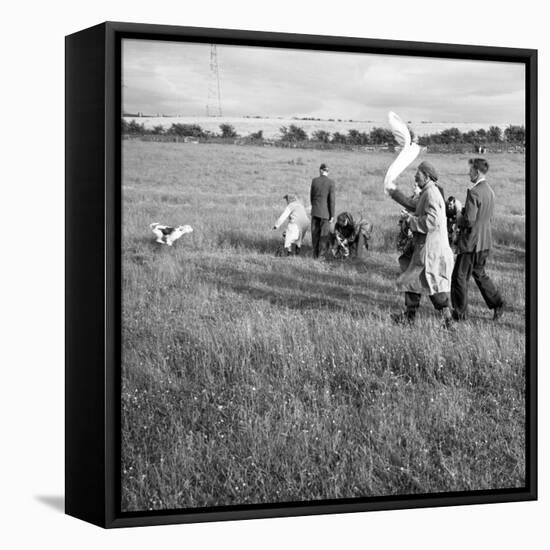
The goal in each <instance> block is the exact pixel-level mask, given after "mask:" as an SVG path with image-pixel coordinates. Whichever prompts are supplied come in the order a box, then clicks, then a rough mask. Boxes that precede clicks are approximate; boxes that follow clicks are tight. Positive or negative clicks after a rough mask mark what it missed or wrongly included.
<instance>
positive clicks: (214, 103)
mask: <svg viewBox="0 0 550 550" xmlns="http://www.w3.org/2000/svg"><path fill="white" fill-rule="evenodd" d="M206 116H222V99H221V93H220V73H219V70H218V52H217V50H216V45H215V44H212V45H211V46H210V74H209V76H208V101H207V103H206Z"/></svg>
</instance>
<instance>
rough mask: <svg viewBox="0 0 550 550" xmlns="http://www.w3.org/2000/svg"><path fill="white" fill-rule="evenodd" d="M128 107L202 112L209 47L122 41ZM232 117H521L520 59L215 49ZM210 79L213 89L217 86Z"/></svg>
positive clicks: (512, 120) (519, 120)
mask: <svg viewBox="0 0 550 550" xmlns="http://www.w3.org/2000/svg"><path fill="white" fill-rule="evenodd" d="M122 51H123V53H122V83H123V89H122V91H123V93H122V96H123V112H126V113H137V112H141V113H143V114H148V115H156V114H163V115H172V116H175V115H180V116H205V115H206V108H207V104H208V103H210V104H211V105H213V106H214V105H215V104H217V99H216V97H217V96H216V94H215V93H214V94H211V95H210V97H211V99H210V100H209V89H211V90H212V89H214V90H216V89H217V86H216V85H215V79H213V73H212V71H211V69H210V53H211V46H210V44H196V43H190V42H164V41H154V40H124V42H123V50H122ZM216 51H217V58H218V73H219V83H220V99H221V109H222V113H223V115H224V116H226V117H230V116H236V117H238V116H262V117H264V116H265V117H283V118H290V117H312V118H321V119H329V118H334V119H353V120H354V121H367V120H370V121H380V120H384V119H385V118H386V116H387V112H388V111H395V112H397V113H398V114H399V115H400V116H401V118H403V119H404V120H411V121H416V122H421V121H430V122H480V123H495V124H498V123H506V124H524V123H525V68H524V65H523V64H519V63H502V62H489V61H469V60H452V59H432V58H425V57H409V56H393V55H378V54H376V55H374V54H352V53H347V52H342V53H338V52H336V53H334V52H322V51H315V52H312V51H307V50H294V49H277V48H255V47H254V48H253V47H250V46H226V45H217V46H216ZM213 85H214V86H213Z"/></svg>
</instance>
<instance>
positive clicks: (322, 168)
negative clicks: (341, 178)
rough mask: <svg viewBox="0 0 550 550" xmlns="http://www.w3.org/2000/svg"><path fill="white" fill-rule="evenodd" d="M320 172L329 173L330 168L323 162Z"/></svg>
mask: <svg viewBox="0 0 550 550" xmlns="http://www.w3.org/2000/svg"><path fill="white" fill-rule="evenodd" d="M319 170H323V172H326V171H328V166H327V165H326V164H325V163H324V162H323V164H321V166H319Z"/></svg>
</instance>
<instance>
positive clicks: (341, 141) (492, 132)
mask: <svg viewBox="0 0 550 550" xmlns="http://www.w3.org/2000/svg"><path fill="white" fill-rule="evenodd" d="M219 129H220V132H219V133H215V132H210V131H207V130H203V129H202V128H201V127H200V126H199V125H198V124H180V123H172V125H171V126H170V127H169V128H164V127H163V126H161V125H158V126H153V127H152V128H146V127H145V125H144V124H143V123H139V122H136V121H135V120H131V121H129V122H128V121H127V120H125V119H124V118H123V119H122V133H123V134H125V135H133V136H140V135H141V136H143V135H158V136H161V135H164V136H173V137H183V138H185V137H187V138H195V139H198V140H214V139H244V140H250V141H263V140H264V137H263V131H262V130H259V131H257V132H253V133H251V134H248V135H247V136H240V135H239V134H237V132H236V131H235V128H234V127H233V126H232V125H231V124H220V126H219ZM275 141H280V142H282V143H285V144H298V143H305V142H310V143H312V144H314V143H318V144H324V145H328V144H334V145H353V146H388V147H395V146H396V145H397V142H396V141H395V138H394V137H393V134H392V133H391V131H390V130H389V129H387V128H376V127H375V128H372V130H370V131H369V132H360V131H359V130H355V129H352V130H348V131H347V133H341V132H332V133H331V132H327V131H326V130H315V131H314V132H313V133H312V134H311V136H308V134H307V132H306V131H305V130H304V129H303V128H301V127H300V126H297V125H296V124H290V125H289V126H281V128H279V138H278V140H275ZM504 142H507V143H513V144H516V145H523V144H525V127H524V126H514V125H509V126H508V127H507V128H506V129H505V130H504V132H503V131H502V130H501V128H499V127H498V126H491V127H490V128H489V129H488V130H485V129H484V128H480V129H479V130H468V131H467V132H461V131H460V130H459V129H458V128H447V129H445V130H441V131H440V132H436V133H433V134H429V135H425V136H420V137H419V138H418V143H419V145H422V146H429V145H454V144H472V145H486V144H498V143H504Z"/></svg>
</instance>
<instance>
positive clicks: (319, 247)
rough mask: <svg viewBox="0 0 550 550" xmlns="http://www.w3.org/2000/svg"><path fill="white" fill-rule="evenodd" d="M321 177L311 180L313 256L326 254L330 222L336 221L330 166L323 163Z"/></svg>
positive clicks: (320, 169)
mask: <svg viewBox="0 0 550 550" xmlns="http://www.w3.org/2000/svg"><path fill="white" fill-rule="evenodd" d="M319 173H320V175H319V177H318V178H313V180H312V181H311V191H310V200H311V244H312V248H313V257H314V258H318V257H319V255H320V254H323V255H325V254H326V253H327V251H328V248H329V244H330V224H331V223H332V222H333V221H334V210H335V200H336V197H335V192H334V182H333V181H332V180H331V179H330V178H329V177H328V166H327V165H326V164H324V163H323V164H321V166H320V167H319Z"/></svg>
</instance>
